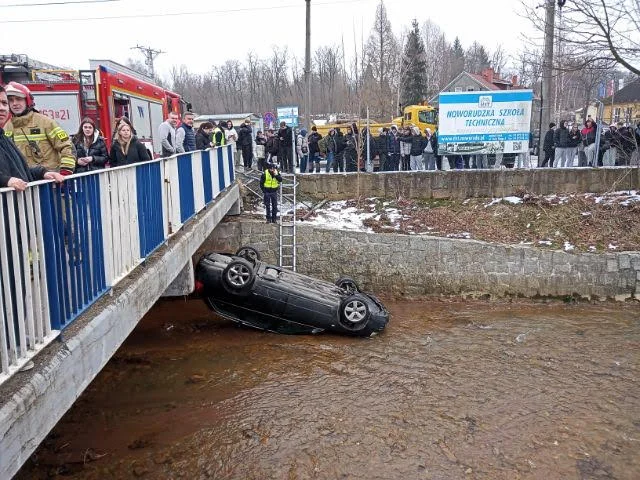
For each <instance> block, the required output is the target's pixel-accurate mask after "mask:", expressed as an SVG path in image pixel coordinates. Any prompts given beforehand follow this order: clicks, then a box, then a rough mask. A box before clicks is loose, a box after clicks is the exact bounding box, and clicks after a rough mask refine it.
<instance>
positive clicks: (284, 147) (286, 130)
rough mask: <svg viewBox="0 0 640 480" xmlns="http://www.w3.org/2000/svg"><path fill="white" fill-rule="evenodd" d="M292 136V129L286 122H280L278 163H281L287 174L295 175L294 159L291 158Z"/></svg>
mask: <svg viewBox="0 0 640 480" xmlns="http://www.w3.org/2000/svg"><path fill="white" fill-rule="evenodd" d="M292 135H293V133H292V130H291V127H288V126H287V124H286V122H280V130H278V162H280V166H281V167H282V170H283V171H284V172H286V173H293V162H292V160H293V159H292V158H291V147H292V146H293V139H292V138H291V137H292Z"/></svg>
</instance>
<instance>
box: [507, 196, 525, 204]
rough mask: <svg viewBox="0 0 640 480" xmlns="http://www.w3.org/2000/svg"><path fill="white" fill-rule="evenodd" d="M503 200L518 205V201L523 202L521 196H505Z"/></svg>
mask: <svg viewBox="0 0 640 480" xmlns="http://www.w3.org/2000/svg"><path fill="white" fill-rule="evenodd" d="M503 200H504V201H505V202H509V203H511V204H513V205H516V204H518V203H522V199H521V198H520V197H504V198H503Z"/></svg>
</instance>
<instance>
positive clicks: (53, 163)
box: [4, 111, 76, 174]
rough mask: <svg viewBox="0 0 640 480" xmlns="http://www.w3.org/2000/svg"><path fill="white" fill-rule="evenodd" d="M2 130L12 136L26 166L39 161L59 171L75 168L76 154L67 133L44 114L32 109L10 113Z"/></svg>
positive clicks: (31, 165)
mask: <svg viewBox="0 0 640 480" xmlns="http://www.w3.org/2000/svg"><path fill="white" fill-rule="evenodd" d="M4 132H5V135H7V136H8V137H10V138H13V141H14V143H15V144H16V147H18V150H20V153H22V155H24V157H25V158H26V159H27V163H28V164H29V166H30V167H35V166H37V165H41V166H43V167H45V168H46V169H48V170H56V171H58V170H59V171H60V172H61V173H62V174H69V173H73V171H74V170H75V168H76V158H75V155H74V150H73V144H72V143H71V139H70V138H69V135H67V132H65V131H64V130H63V129H62V128H60V127H59V126H58V124H57V123H56V122H55V121H54V120H51V119H50V118H49V117H47V116H46V115H42V114H41V113H38V112H33V111H32V112H29V113H27V114H26V115H22V116H20V117H13V118H11V120H9V122H8V123H7V124H6V125H5V127H4Z"/></svg>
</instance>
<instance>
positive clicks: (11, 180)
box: [0, 86, 64, 191]
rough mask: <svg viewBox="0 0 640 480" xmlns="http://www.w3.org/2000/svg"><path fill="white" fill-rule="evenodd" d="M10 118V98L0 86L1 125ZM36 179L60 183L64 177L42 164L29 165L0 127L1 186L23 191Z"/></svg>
mask: <svg viewBox="0 0 640 480" xmlns="http://www.w3.org/2000/svg"><path fill="white" fill-rule="evenodd" d="M8 118H9V100H8V99H7V93H6V92H5V90H4V88H3V87H2V86H0V125H4V124H5V123H6V122H7V120H8ZM36 180H55V181H56V182H58V183H60V182H62V181H63V180H64V177H63V176H62V175H60V174H59V173H58V172H53V171H47V169H46V168H44V167H43V166H41V165H37V166H35V167H29V166H28V165H27V161H26V160H25V158H24V157H23V156H22V154H21V153H20V151H19V150H18V148H17V147H16V146H15V145H14V143H13V142H12V141H11V140H10V139H9V137H7V136H6V135H5V133H4V130H3V129H2V128H0V188H4V187H11V188H14V189H16V190H18V191H23V190H25V189H26V188H27V184H28V183H29V182H33V181H36Z"/></svg>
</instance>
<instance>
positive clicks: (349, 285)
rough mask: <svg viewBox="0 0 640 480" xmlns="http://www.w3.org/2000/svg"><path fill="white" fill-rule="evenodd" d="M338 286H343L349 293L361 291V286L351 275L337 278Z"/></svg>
mask: <svg viewBox="0 0 640 480" xmlns="http://www.w3.org/2000/svg"><path fill="white" fill-rule="evenodd" d="M336 286H338V287H339V288H342V289H343V290H345V291H346V292H347V293H358V292H359V291H360V287H358V284H357V283H356V281H355V280H354V279H353V278H350V277H342V278H339V279H338V280H336Z"/></svg>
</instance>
